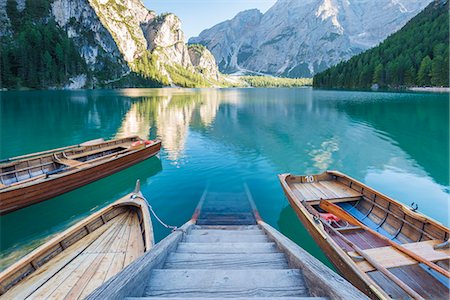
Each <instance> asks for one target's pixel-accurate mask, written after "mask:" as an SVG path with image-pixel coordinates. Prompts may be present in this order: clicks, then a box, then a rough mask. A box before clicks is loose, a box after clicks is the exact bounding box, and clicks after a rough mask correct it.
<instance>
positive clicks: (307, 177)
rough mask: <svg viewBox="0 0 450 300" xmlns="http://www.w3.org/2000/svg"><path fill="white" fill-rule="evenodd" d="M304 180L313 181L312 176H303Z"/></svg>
mask: <svg viewBox="0 0 450 300" xmlns="http://www.w3.org/2000/svg"><path fill="white" fill-rule="evenodd" d="M305 181H306V182H308V183H313V182H314V176H305Z"/></svg>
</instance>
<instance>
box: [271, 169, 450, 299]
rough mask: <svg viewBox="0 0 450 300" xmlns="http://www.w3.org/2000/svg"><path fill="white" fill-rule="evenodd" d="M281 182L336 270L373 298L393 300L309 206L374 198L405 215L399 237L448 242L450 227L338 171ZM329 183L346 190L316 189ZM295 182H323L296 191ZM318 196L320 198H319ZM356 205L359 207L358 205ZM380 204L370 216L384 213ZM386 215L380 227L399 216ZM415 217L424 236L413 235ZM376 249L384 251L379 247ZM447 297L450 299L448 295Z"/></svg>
mask: <svg viewBox="0 0 450 300" xmlns="http://www.w3.org/2000/svg"><path fill="white" fill-rule="evenodd" d="M279 179H280V182H281V185H282V188H283V190H284V192H285V195H286V197H287V199H288V200H289V203H290V205H291V206H292V208H293V209H294V211H295V212H296V214H297V216H298V218H299V219H300V221H301V222H302V224H303V225H304V227H305V228H306V230H307V231H308V233H309V234H310V235H311V236H312V238H313V239H314V241H315V242H316V243H317V244H318V245H319V247H320V248H321V249H322V250H323V251H324V253H325V254H326V256H327V257H328V259H329V260H330V261H331V262H332V264H333V265H334V266H335V267H336V269H337V270H338V271H339V273H340V274H342V275H343V276H344V277H345V278H346V279H347V280H349V281H350V282H351V283H352V284H353V285H355V286H356V287H357V288H358V289H360V290H361V291H363V292H364V293H365V294H366V295H368V296H369V297H371V298H373V299H385V298H390V295H389V292H387V291H385V290H383V289H382V288H380V286H379V285H378V284H377V281H376V280H374V279H373V278H372V277H371V276H368V273H365V272H363V271H362V270H361V269H360V266H359V265H357V264H356V263H355V261H354V260H353V259H351V257H350V256H349V255H348V254H347V252H346V251H344V249H342V248H341V246H342V245H339V244H338V243H337V242H336V241H335V240H334V239H335V238H336V237H334V238H333V236H332V235H330V232H329V231H328V230H325V228H324V224H322V222H321V221H320V218H317V215H316V216H314V215H313V214H312V213H311V212H310V211H309V210H308V208H307V207H306V206H305V205H310V207H312V205H313V204H314V205H318V203H319V201H320V200H322V199H327V197H328V199H329V201H331V202H335V203H345V202H350V203H355V202H356V203H360V202H361V203H365V202H364V201H372V200H371V199H376V200H377V201H379V202H376V201H375V202H374V203H377V204H376V205H379V204H380V205H381V206H382V207H386V208H387V209H388V210H389V209H391V210H393V211H394V212H396V213H397V212H402V213H399V214H400V215H401V214H403V221H404V223H406V225H405V226H403V225H402V224H400V223H401V222H399V229H398V230H397V232H396V235H395V237H397V236H400V235H402V236H403V237H404V238H406V236H409V238H410V239H411V240H418V241H421V240H422V239H424V238H425V237H427V240H428V238H429V237H430V238H432V237H434V238H435V239H438V240H442V241H445V240H447V239H448V228H446V227H445V226H443V225H442V224H440V223H438V222H436V221H434V220H432V219H431V218H428V217H426V216H424V215H421V214H419V213H416V212H413V211H411V210H410V209H409V208H408V207H406V206H404V205H403V204H401V203H399V202H397V201H395V200H393V199H391V198H389V197H387V196H385V195H383V194H381V193H379V192H377V191H375V190H373V189H371V188H370V187H368V186H366V185H364V184H362V183H361V182H358V181H357V180H355V179H353V178H350V177H348V176H346V175H344V174H342V173H339V172H336V171H327V172H324V173H322V174H319V175H310V176H295V175H290V174H282V175H279ZM327 180H337V181H338V182H339V183H342V184H343V189H342V190H339V189H337V191H335V193H334V192H333V190H332V189H327V187H328V188H329V187H330V186H329V185H325V184H323V183H322V184H323V186H322V188H323V190H320V189H319V190H316V188H317V187H318V186H319V187H320V184H321V182H323V181H327ZM294 183H295V184H297V183H301V184H309V183H319V185H318V186H317V185H316V186H314V187H310V186H309V187H306V185H305V187H304V190H296V189H295V186H291V184H294ZM345 189H348V191H347V192H348V193H347V194H346V193H345ZM302 192H303V194H302ZM341 192H342V193H341ZM355 192H356V193H355ZM314 196H316V198H315V199H314ZM383 201H385V202H383ZM370 203H372V202H370ZM354 205H355V206H356V204H354ZM376 205H375V204H373V206H372V207H371V209H369V210H368V212H367V216H369V215H370V214H371V213H376V210H377V209H379V210H380V211H383V209H382V208H380V207H377V206H376ZM378 213H379V212H378ZM385 214H386V215H385V216H384V215H382V217H381V218H380V224H379V227H381V226H383V224H384V223H385V222H393V220H392V219H393V217H392V216H396V214H394V213H392V215H391V213H389V212H387V211H386V212H385ZM413 218H414V220H416V221H417V222H419V220H420V221H423V225H422V226H420V228H419V229H421V230H422V231H423V233H422V234H420V235H417V234H415V233H413V230H412V229H414V228H415V225H414V224H416V223H414V224H411V223H410V222H413V221H412V219H413ZM387 220H388V221H387ZM417 224H419V223H417ZM410 227H411V228H410ZM431 232H433V233H431ZM378 247H380V246H378ZM375 248H376V249H381V248H377V247H375ZM375 248H374V249H375ZM443 296H444V297H446V295H443Z"/></svg>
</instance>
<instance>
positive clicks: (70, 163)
mask: <svg viewBox="0 0 450 300" xmlns="http://www.w3.org/2000/svg"><path fill="white" fill-rule="evenodd" d="M58 162H59V163H62V164H64V165H66V166H69V167H77V166H79V165H81V164H83V163H82V162H80V161H78V160H73V159H65V158H59V159H58Z"/></svg>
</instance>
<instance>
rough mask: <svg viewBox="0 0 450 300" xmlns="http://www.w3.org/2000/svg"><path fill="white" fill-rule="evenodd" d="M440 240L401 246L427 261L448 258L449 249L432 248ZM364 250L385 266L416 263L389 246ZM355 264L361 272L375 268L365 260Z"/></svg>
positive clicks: (351, 253)
mask: <svg viewBox="0 0 450 300" xmlns="http://www.w3.org/2000/svg"><path fill="white" fill-rule="evenodd" d="M442 242H443V241H438V240H429V241H423V242H418V243H409V244H402V246H403V247H405V248H407V249H409V250H411V251H413V252H415V253H417V254H419V255H420V256H422V257H423V258H425V259H427V260H429V261H439V260H444V259H450V249H442V250H435V249H434V248H433V246H434V245H437V244H440V243H442ZM364 252H365V253H367V254H368V255H370V256H371V257H373V258H374V259H375V260H376V261H378V262H379V263H380V264H381V265H383V266H384V267H386V268H395V267H401V266H408V265H415V264H417V263H418V262H417V261H416V260H414V259H412V258H411V257H409V256H408V255H406V254H404V253H402V252H400V251H398V250H396V249H395V248H393V247H391V246H388V247H380V248H373V249H367V250H364ZM349 255H356V253H354V252H350V253H349ZM356 264H357V266H358V267H359V268H360V269H361V270H362V271H363V272H370V271H374V270H375V269H374V268H373V266H372V265H370V264H369V263H367V262H366V261H360V262H356Z"/></svg>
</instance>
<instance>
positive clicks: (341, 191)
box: [320, 181, 361, 198]
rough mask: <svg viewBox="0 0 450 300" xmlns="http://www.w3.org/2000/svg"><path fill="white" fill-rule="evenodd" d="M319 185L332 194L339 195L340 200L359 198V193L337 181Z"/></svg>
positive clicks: (322, 182)
mask: <svg viewBox="0 0 450 300" xmlns="http://www.w3.org/2000/svg"><path fill="white" fill-rule="evenodd" d="M320 183H321V184H322V185H324V186H325V187H327V188H328V189H329V190H331V191H332V192H333V193H335V194H337V195H339V197H340V198H343V197H358V196H361V194H360V193H359V192H357V191H355V190H353V189H351V188H350V187H347V186H346V185H344V184H342V183H339V182H337V181H321V182H320Z"/></svg>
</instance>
